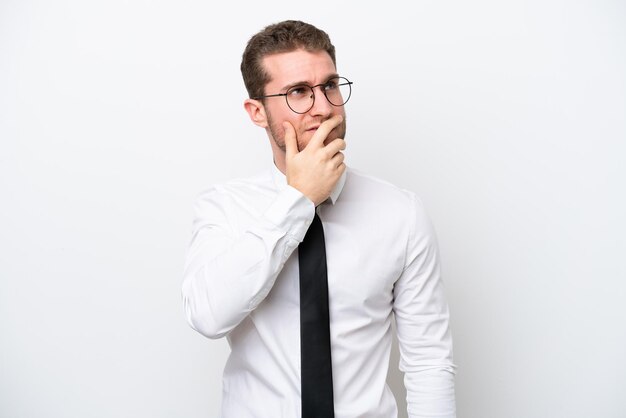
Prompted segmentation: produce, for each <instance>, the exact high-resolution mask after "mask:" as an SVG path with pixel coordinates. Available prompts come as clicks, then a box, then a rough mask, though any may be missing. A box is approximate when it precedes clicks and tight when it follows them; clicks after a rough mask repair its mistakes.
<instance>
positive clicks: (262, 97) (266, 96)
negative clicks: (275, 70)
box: [252, 76, 354, 115]
mask: <svg viewBox="0 0 626 418" xmlns="http://www.w3.org/2000/svg"><path fill="white" fill-rule="evenodd" d="M334 79H339V80H345V81H346V82H345V83H341V82H340V83H338V84H337V87H339V86H349V87H350V93H349V94H348V98H347V99H346V100H345V101H344V102H343V104H340V105H336V104H334V103H333V102H331V101H330V99H329V98H328V96H327V95H326V90H324V89H322V93H324V97H325V98H326V100H327V101H328V103H330V104H331V105H332V106H335V107H341V106H344V105H345V104H346V103H348V100H350V97H352V85H353V84H354V82H352V81H350V80H348V79H347V78H345V77H341V76H337V77H331V78H329V79H328V80H326V81H325V82H323V83H320V84H316V85H314V86H309V85H308V84H298V85H297V86H292V87H289V89H287V92H286V93H276V94H266V95H265V96H258V97H253V98H252V99H254V100H263V99H267V98H269V97H283V96H284V97H285V102H286V103H287V106H288V107H289V109H291V111H292V112H294V113H297V114H299V115H303V114H305V113H307V112H308V111H309V110H311V109H313V106H315V88H316V87H322V86H324V85H325V84H327V83H328V82H329V81H330V80H334ZM301 87H308V88H310V89H311V92H312V93H313V101H312V102H311V106H310V107H309V108H308V109H307V110H305V111H304V112H298V111H296V110H294V109H293V107H291V106H290V105H289V100H288V99H287V96H288V95H289V92H290V91H291V90H292V89H295V88H301Z"/></svg>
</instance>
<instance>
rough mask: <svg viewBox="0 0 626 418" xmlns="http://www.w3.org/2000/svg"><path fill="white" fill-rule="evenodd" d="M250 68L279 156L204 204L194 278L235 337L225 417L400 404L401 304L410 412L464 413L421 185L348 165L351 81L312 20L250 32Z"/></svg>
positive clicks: (253, 108)
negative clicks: (394, 369) (396, 373)
mask: <svg viewBox="0 0 626 418" xmlns="http://www.w3.org/2000/svg"><path fill="white" fill-rule="evenodd" d="M241 70H242V74H243V78H244V82H245V85H246V88H247V90H248V93H249V96H250V98H249V99H247V100H245V102H244V106H245V109H246V111H247V112H248V114H249V116H250V119H251V120H252V122H254V123H255V124H256V125H258V126H260V127H262V128H264V129H265V131H266V132H267V135H268V137H269V141H270V145H271V147H272V152H273V157H274V161H273V164H272V166H271V168H270V170H268V171H267V172H265V173H262V174H260V175H258V176H255V177H252V178H248V179H244V180H236V181H231V182H228V183H226V184H222V185H216V186H214V187H211V188H210V189H209V190H208V191H206V192H204V193H203V194H201V195H200V196H199V198H198V200H197V203H196V219H195V221H194V230H193V238H192V242H191V245H190V248H189V253H188V258H187V264H186V270H185V276H184V281H183V290H182V293H183V300H184V306H185V312H186V315H187V319H188V321H189V323H190V325H191V326H192V327H193V328H194V329H195V330H197V331H198V332H200V333H202V334H203V335H205V336H207V337H209V338H220V337H222V336H227V338H228V342H229V344H230V347H231V354H230V357H229V359H228V362H227V364H226V367H225V369H224V378H223V400H222V417H225V418H247V417H254V418H263V417H268V418H277V417H288V418H291V417H299V416H302V417H315V418H322V417H332V416H336V417H346V418H347V417H350V418H355V417H385V418H387V417H396V416H397V406H396V402H395V399H394V397H393V395H392V393H391V391H390V389H389V387H388V386H387V384H386V376H387V368H388V362H389V353H390V348H391V335H392V333H391V321H392V319H394V318H395V321H396V325H397V335H398V339H399V346H400V354H401V361H400V369H401V370H402V371H403V372H404V373H405V378H404V381H405V386H406V389H407V401H408V411H409V416H410V417H447V418H450V417H454V416H455V405H454V370H455V366H454V364H453V363H452V341H451V336H450V331H449V321H448V318H449V317H448V308H447V304H446V302H445V299H444V294H443V287H442V283H441V280H440V274H439V256H438V250H437V244H436V240H435V236H434V233H433V230H432V228H431V225H430V223H429V221H428V219H427V217H426V214H425V213H424V209H423V206H422V205H421V203H420V201H419V200H418V199H417V198H416V197H415V195H414V194H413V193H410V192H407V191H405V190H402V189H399V188H396V187H394V186H392V185H390V184H388V183H385V182H383V181H381V180H378V179H375V178H373V177H370V176H366V175H364V174H362V173H359V172H357V171H355V170H352V169H348V168H346V165H345V163H344V154H343V152H342V151H343V150H344V149H345V146H346V143H345V141H344V137H345V133H346V115H345V110H344V106H343V105H344V104H345V102H346V101H347V100H348V99H349V96H350V94H351V89H352V83H351V82H350V81H349V80H348V79H346V78H343V77H341V76H340V75H339V74H338V73H337V70H336V65H335V48H334V46H333V45H332V44H331V42H330V39H329V38H328V35H327V34H326V33H325V32H323V31H321V30H319V29H317V28H315V27H314V26H312V25H309V24H306V23H303V22H299V21H285V22H281V23H278V24H275V25H271V26H268V27H267V28H265V29H264V30H263V31H261V32H259V33H258V34H256V35H255V36H253V37H252V38H251V39H250V41H249V42H248V45H247V47H246V50H245V52H244V54H243V59H242V64H241Z"/></svg>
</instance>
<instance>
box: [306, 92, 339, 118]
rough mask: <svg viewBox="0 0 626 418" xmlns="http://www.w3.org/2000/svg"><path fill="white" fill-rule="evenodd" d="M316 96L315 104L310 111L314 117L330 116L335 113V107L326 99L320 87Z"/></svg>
mask: <svg viewBox="0 0 626 418" xmlns="http://www.w3.org/2000/svg"><path fill="white" fill-rule="evenodd" d="M314 94H315V102H314V103H313V107H312V108H311V110H309V113H311V115H312V116H329V115H330V114H331V113H332V112H333V105H331V104H330V102H329V101H328V99H326V96H325V95H324V92H323V91H322V87H321V86H320V87H318V88H317V89H315V92H314Z"/></svg>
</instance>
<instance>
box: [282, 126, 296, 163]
mask: <svg viewBox="0 0 626 418" xmlns="http://www.w3.org/2000/svg"><path fill="white" fill-rule="evenodd" d="M283 129H284V130H285V151H286V156H287V157H288V158H289V157H292V156H294V155H295V154H297V153H298V152H299V150H298V139H297V138H296V130H295V129H294V128H293V125H292V124H291V123H289V122H283Z"/></svg>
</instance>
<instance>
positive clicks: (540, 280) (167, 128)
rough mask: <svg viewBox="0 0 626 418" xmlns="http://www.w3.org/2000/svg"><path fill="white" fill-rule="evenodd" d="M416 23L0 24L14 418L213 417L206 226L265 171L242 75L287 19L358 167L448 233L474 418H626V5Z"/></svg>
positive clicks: (176, 8) (275, 14)
mask: <svg viewBox="0 0 626 418" xmlns="http://www.w3.org/2000/svg"><path fill="white" fill-rule="evenodd" d="M408 4H409V2H406V3H404V2H397V1H386V2H383V3H372V4H367V3H364V2H314V3H306V2H304V3H302V2H292V1H289V2H287V1H285V2H269V3H268V2H257V3H255V5H254V6H250V5H244V4H243V3H238V2H230V3H220V4H219V5H216V4H211V3H210V2H208V1H203V2H200V1H148V0H144V1H121V0H109V1H101V2H88V1H79V0H58V1H55V2H46V1H35V0H30V1H27V0H0V202H1V203H0V231H1V232H0V416H2V417H10V418H27V417H28V418H30V417H46V418H57V417H58V418H61V417H63V418H67V417H71V418H74V417H76V418H78V417H80V418H82V417H96V418H97V417H114V418H120V417H151V418H157V417H163V418H165V417H168V418H169V417H213V416H216V415H217V409H218V407H219V397H220V375H221V370H222V367H223V364H224V361H225V358H226V355H227V351H228V349H227V344H226V343H225V341H223V340H222V341H209V340H206V339H204V338H203V337H201V336H199V335H198V334H195V333H194V332H193V331H192V330H191V329H190V328H189V327H188V326H187V325H186V323H185V321H184V317H183V313H182V304H181V300H180V282H181V275H182V265H183V260H184V253H185V249H186V245H187V242H188V240H189V238H190V227H191V217H192V212H191V206H192V202H193V198H194V196H195V195H196V193H198V192H199V191H200V190H202V189H203V188H204V187H206V186H207V185H209V184H211V183H214V182H218V181H222V180H225V179H228V178H231V177H236V176H243V175H247V174H250V173H253V172H256V171H257V170H259V169H261V168H264V167H266V166H267V165H268V164H269V163H270V151H269V147H268V144H267V139H266V137H265V134H264V132H263V131H261V130H260V129H258V128H256V127H254V126H253V125H252V124H251V123H250V122H249V121H248V120H247V116H246V115H245V113H244V111H243V108H242V100H243V99H244V97H245V90H244V88H243V83H242V82H241V79H240V74H239V69H238V68H239V61H240V57H241V52H242V51H243V48H244V45H245V42H246V41H247V39H248V38H249V37H250V36H251V35H252V34H253V33H255V32H256V31H257V30H259V29H261V28H262V27H263V26H265V25H266V24H269V23H273V22H275V21H278V20H282V19H285V18H299V19H303V20H307V21H310V22H311V23H313V24H316V25H318V26H319V27H321V28H323V29H325V30H327V31H328V32H329V33H330V35H331V37H332V39H333V41H334V43H335V45H336V47H337V49H338V65H339V71H340V72H341V73H342V74H345V75H346V76H347V77H349V78H350V79H351V80H354V82H355V85H354V87H355V89H354V95H353V97H352V99H351V101H350V103H349V104H348V106H347V112H348V115H349V129H348V137H347V140H348V149H347V151H346V155H347V162H348V164H349V165H351V166H353V167H356V168H359V169H361V170H364V171H367V172H370V173H372V174H375V175H378V176H380V177H383V178H385V179H387V180H390V181H392V182H394V183H396V184H398V185H400V186H402V187H405V188H409V189H413V190H415V191H416V192H418V194H419V195H420V196H421V197H422V199H423V200H424V202H425V203H426V205H427V207H428V209H429V212H430V214H431V217H432V218H433V221H434V223H435V226H436V229H437V231H438V234H439V240H440V245H441V250H442V257H443V263H444V273H445V281H446V285H447V291H448V296H449V300H450V305H451V311H452V314H453V324H452V325H453V333H454V337H455V355H456V356H455V360H456V363H457V364H458V366H459V369H458V378H457V398H458V410H459V414H458V415H459V417H463V418H518V417H519V418H544V417H545V418H555V417H566V418H590V417H594V418H595V417H603V418H605V417H606V418H618V417H624V416H626V401H625V400H624V396H623V392H624V388H625V387H626V361H625V360H624V352H626V326H625V325H624V323H625V319H626V309H625V308H624V299H625V297H626V284H625V282H626V268H625V267H624V259H625V257H624V253H625V249H626V248H625V241H624V236H625V235H626V222H625V221H624V218H623V217H624V214H626V201H625V200H626V199H625V192H624V191H625V190H626V188H625V187H624V183H625V181H624V179H626V164H625V156H626V144H625V143H626V77H625V76H624V74H626V29H625V28H626V25H625V23H626V6H625V5H624V3H623V2H618V1H608V0H605V1H599V0H587V1H577V2H571V1H570V2H566V1H557V0H544V1H539V0H535V1H527V2H502V1H495V0H493V1H487V0H481V1H477V2H465V1H452V2H449V1H425V2H417V3H414V4H412V5H411V6H410V7H409V6H407V5H408ZM392 364H393V365H394V367H395V366H396V364H397V358H396V359H394V360H393V363H392ZM399 378H400V376H399V375H398V373H397V372H394V373H392V376H391V380H392V381H393V384H394V386H395V387H398V382H399Z"/></svg>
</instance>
